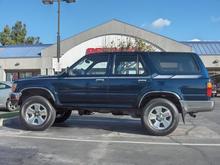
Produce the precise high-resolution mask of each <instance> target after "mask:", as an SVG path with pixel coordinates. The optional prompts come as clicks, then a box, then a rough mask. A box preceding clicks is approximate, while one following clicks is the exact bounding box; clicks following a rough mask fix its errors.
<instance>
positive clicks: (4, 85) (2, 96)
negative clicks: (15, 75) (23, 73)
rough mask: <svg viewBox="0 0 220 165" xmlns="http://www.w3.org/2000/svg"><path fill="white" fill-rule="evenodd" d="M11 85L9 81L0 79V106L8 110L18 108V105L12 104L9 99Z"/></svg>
mask: <svg viewBox="0 0 220 165" xmlns="http://www.w3.org/2000/svg"><path fill="white" fill-rule="evenodd" d="M11 86H12V83H11V82H1V81H0V108H6V109H7V110H8V111H10V112H12V111H16V110H18V106H16V105H12V104H11V101H10V99H9V96H10V93H11Z"/></svg>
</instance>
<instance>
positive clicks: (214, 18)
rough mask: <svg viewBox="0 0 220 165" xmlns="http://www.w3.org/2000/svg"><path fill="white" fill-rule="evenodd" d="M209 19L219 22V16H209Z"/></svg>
mask: <svg viewBox="0 0 220 165" xmlns="http://www.w3.org/2000/svg"><path fill="white" fill-rule="evenodd" d="M211 21H212V22H214V23H216V22H220V17H215V16H211Z"/></svg>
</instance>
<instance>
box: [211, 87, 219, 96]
mask: <svg viewBox="0 0 220 165" xmlns="http://www.w3.org/2000/svg"><path fill="white" fill-rule="evenodd" d="M217 95H218V93H217V85H215V84H214V85H213V86H212V97H217Z"/></svg>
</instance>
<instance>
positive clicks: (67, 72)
mask: <svg viewBox="0 0 220 165" xmlns="http://www.w3.org/2000/svg"><path fill="white" fill-rule="evenodd" d="M69 71H70V67H66V69H65V73H66V74H67V75H69Z"/></svg>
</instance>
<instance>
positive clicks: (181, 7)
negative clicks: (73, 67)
mask: <svg viewBox="0 0 220 165" xmlns="http://www.w3.org/2000/svg"><path fill="white" fill-rule="evenodd" d="M76 1H77V2H76V3H74V4H67V3H62V7H61V10H62V14H61V32H62V33H61V38H62V39H65V38H68V37H70V36H72V35H74V34H77V33H79V32H81V31H84V30H86V29H88V28H91V27H94V26H96V25H99V24H101V23H104V22H107V21H109V20H111V19H119V20H121V21H124V22H127V23H129V24H133V25H136V26H139V27H142V28H145V29H147V30H150V31H154V32H156V33H159V34H162V35H165V36H168V37H170V38H173V39H175V40H179V41H184V40H187V41H188V40H192V39H200V40H220V0H76ZM16 20H20V21H22V22H23V23H25V24H26V25H27V28H28V34H29V35H33V36H39V37H40V38H41V42H42V43H54V42H56V31H57V5H56V3H55V4H54V5H47V6H45V5H43V4H42V2H41V0H0V30H1V31H2V29H3V27H4V26H5V25H6V24H8V25H10V26H11V25H12V24H14V23H15V22H16Z"/></svg>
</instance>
